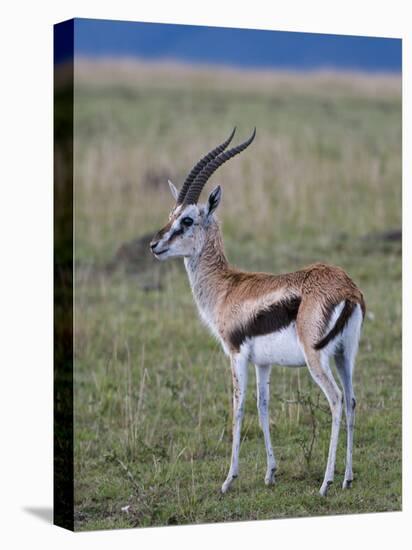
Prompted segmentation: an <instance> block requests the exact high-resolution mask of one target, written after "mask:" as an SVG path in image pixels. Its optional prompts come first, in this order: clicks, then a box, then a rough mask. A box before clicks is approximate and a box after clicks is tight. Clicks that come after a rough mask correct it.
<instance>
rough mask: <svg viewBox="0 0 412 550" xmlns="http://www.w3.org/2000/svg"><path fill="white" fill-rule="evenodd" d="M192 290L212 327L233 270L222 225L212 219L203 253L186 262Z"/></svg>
mask: <svg viewBox="0 0 412 550" xmlns="http://www.w3.org/2000/svg"><path fill="white" fill-rule="evenodd" d="M184 262H185V267H186V271H187V274H188V276H189V281H190V286H191V288H192V293H193V296H194V298H195V301H196V304H197V306H198V308H199V311H200V314H201V316H202V317H203V318H204V320H206V321H207V322H208V324H210V322H211V321H212V320H213V317H214V311H215V306H216V304H217V302H218V299H219V295H220V294H221V293H222V291H223V290H224V286H225V274H226V273H227V272H228V270H229V263H228V261H227V259H226V256H225V253H224V248H223V240H222V235H221V233H220V229H219V225H218V223H217V221H216V220H215V219H212V220H211V222H210V225H209V226H208V228H207V230H206V233H205V241H204V245H203V247H202V249H201V250H200V251H199V252H196V253H195V254H193V255H192V256H190V257H189V258H185V259H184Z"/></svg>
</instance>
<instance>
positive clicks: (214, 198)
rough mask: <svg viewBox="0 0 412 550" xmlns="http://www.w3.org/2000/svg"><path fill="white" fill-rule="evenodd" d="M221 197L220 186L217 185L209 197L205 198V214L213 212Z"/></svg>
mask: <svg viewBox="0 0 412 550" xmlns="http://www.w3.org/2000/svg"><path fill="white" fill-rule="evenodd" d="M221 198H222V188H221V187H220V185H218V186H217V187H215V188H214V189H213V191H212V192H211V193H210V195H209V198H208V200H207V208H208V211H207V215H208V216H210V215H211V214H213V212H214V211H215V210H216V208H217V207H218V206H219V203H220V199H221Z"/></svg>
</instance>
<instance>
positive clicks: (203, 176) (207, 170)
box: [184, 128, 256, 204]
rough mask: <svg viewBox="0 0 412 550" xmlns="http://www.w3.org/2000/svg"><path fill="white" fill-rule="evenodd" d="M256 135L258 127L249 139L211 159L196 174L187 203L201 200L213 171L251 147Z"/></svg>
mask: <svg viewBox="0 0 412 550" xmlns="http://www.w3.org/2000/svg"><path fill="white" fill-rule="evenodd" d="M255 135H256V128H255V129H254V130H253V133H252V135H251V136H250V138H249V139H247V140H246V141H244V142H243V143H241V144H240V145H238V146H237V147H233V149H229V151H224V152H223V153H220V155H218V156H217V157H215V158H214V159H213V160H211V161H210V162H209V163H208V164H207V165H206V166H205V167H204V168H203V170H202V171H201V172H200V173H199V174H198V175H197V176H196V179H195V181H194V182H193V183H192V185H191V186H190V189H189V191H188V192H187V194H186V197H185V199H184V202H185V204H196V203H197V201H198V200H199V197H200V193H201V192H202V189H203V187H204V186H205V184H206V182H207V180H208V179H209V178H210V176H211V175H212V174H213V172H215V171H216V170H217V169H218V168H219V166H221V165H222V164H223V163H224V162H226V161H227V160H229V159H231V158H232V157H234V156H235V155H238V154H239V153H241V152H242V151H243V150H244V149H246V147H249V145H250V144H251V143H252V141H253V140H254V139H255Z"/></svg>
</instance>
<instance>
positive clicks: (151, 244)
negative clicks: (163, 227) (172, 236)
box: [150, 241, 159, 250]
mask: <svg viewBox="0 0 412 550" xmlns="http://www.w3.org/2000/svg"><path fill="white" fill-rule="evenodd" d="M158 244H159V241H152V242H151V243H150V248H151V249H152V250H154V249H155V248H156V246H157V245H158Z"/></svg>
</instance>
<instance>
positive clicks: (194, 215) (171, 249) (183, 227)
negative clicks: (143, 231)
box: [150, 128, 256, 260]
mask: <svg viewBox="0 0 412 550" xmlns="http://www.w3.org/2000/svg"><path fill="white" fill-rule="evenodd" d="M235 131H236V128H234V129H233V132H232V133H231V135H230V136H229V138H228V139H227V140H226V141H225V142H223V143H222V144H221V145H219V146H218V147H216V148H215V149H213V150H212V151H210V153H208V154H207V155H206V156H204V157H203V158H202V159H200V161H199V162H198V163H197V164H196V165H195V166H194V168H193V169H192V170H191V172H190V173H189V175H188V176H187V178H186V180H185V182H184V183H183V186H182V188H181V190H180V192H179V191H178V190H177V189H176V187H175V186H174V185H173V183H172V182H171V181H169V187H170V190H171V193H172V195H173V197H174V199H175V200H176V204H175V206H174V207H173V209H172V211H171V212H170V214H169V221H168V223H167V224H166V225H165V226H164V227H163V229H161V230H160V231H158V232H157V233H156V235H155V236H154V237H153V239H152V241H151V243H150V248H151V250H152V252H153V254H154V256H155V257H156V258H157V259H159V260H165V259H167V258H172V257H177V256H183V257H190V256H192V255H193V254H194V253H196V252H200V251H201V249H202V248H203V244H204V242H205V239H206V235H207V230H208V227H209V226H210V223H211V221H212V220H213V213H214V211H215V210H216V208H217V207H218V205H219V202H220V199H221V197H222V190H221V188H220V186H217V187H216V188H215V189H214V190H213V191H212V192H211V193H210V195H209V198H208V200H207V203H206V204H198V200H199V197H200V193H201V192H202V189H203V187H204V186H205V185H206V183H207V181H208V179H209V178H210V176H211V175H212V174H213V173H214V172H215V171H216V170H217V169H218V168H219V166H221V165H222V164H223V163H224V162H226V161H227V160H229V159H230V158H232V157H234V156H235V155H237V154H239V153H240V152H242V151H243V150H244V149H246V147H248V146H249V145H250V144H251V143H252V141H253V139H254V137H255V134H256V128H255V129H254V130H253V133H252V135H251V136H250V138H249V139H248V140H246V141H245V142H243V143H241V144H240V145H238V146H237V147H233V148H232V149H229V150H228V151H225V149H226V147H227V146H228V145H229V143H230V142H231V141H232V139H233V136H234V134H235Z"/></svg>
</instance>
